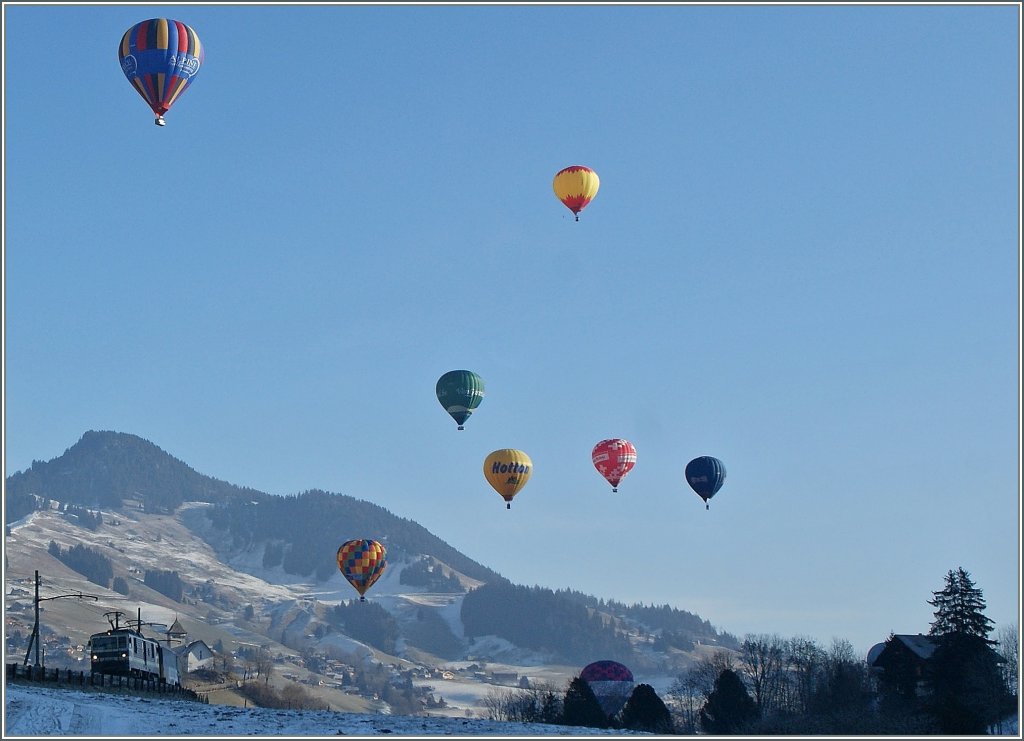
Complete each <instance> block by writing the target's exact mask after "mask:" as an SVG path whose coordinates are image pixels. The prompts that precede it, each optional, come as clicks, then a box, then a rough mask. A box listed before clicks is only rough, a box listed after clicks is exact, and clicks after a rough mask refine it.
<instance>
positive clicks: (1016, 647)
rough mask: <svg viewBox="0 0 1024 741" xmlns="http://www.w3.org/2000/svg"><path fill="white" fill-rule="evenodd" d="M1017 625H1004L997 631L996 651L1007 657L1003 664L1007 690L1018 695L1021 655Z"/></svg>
mask: <svg viewBox="0 0 1024 741" xmlns="http://www.w3.org/2000/svg"><path fill="white" fill-rule="evenodd" d="M1017 630H1018V629H1017V625H1016V624H1010V625H1004V626H1003V627H1001V628H1000V629H999V630H998V631H996V651H998V652H999V655H1000V656H1002V657H1003V659H1005V663H1004V664H1003V665H1002V671H1003V681H1004V682H1005V683H1006V691H1007V692H1009V693H1010V694H1011V695H1016V694H1017V691H1018V686H1017V669H1018V667H1019V664H1018V656H1019V655H1020V653H1019V652H1020V640H1019V635H1018V632H1017Z"/></svg>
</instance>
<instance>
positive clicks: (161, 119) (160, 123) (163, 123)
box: [153, 116, 167, 126]
mask: <svg viewBox="0 0 1024 741" xmlns="http://www.w3.org/2000/svg"><path fill="white" fill-rule="evenodd" d="M153 123H155V124H156V125H157V126H166V125H167V122H166V121H164V117H163V116H157V117H156V121H154V122H153Z"/></svg>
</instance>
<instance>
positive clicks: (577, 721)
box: [562, 677, 608, 728]
mask: <svg viewBox="0 0 1024 741" xmlns="http://www.w3.org/2000/svg"><path fill="white" fill-rule="evenodd" d="M562 724H563V725H567V726H585V727H587V728H607V727H608V716H606V715H605V714H604V711H603V710H602V709H601V703H599V702H598V701H597V697H596V696H595V695H594V691H593V690H592V689H590V685H589V684H587V682H586V680H583V679H581V678H580V677H575V678H573V680H572V681H571V682H570V683H569V688H568V689H567V690H566V691H565V700H563V701H562Z"/></svg>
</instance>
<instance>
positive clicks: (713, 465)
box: [686, 455, 725, 509]
mask: <svg viewBox="0 0 1024 741" xmlns="http://www.w3.org/2000/svg"><path fill="white" fill-rule="evenodd" d="M686 483H688V484H689V485H690V488H691V489H693V490H694V491H695V492H697V496H699V497H700V498H701V499H703V500H704V509H711V506H710V505H709V504H708V500H709V499H711V497H713V496H715V494H717V493H718V490H719V489H721V488H722V484H724V483H725V464H724V463H722V461H720V460H718V459H717V458H712V457H711V456H710V455H702V456H701V457H699V458H694V459H693V460H692V461H690V462H689V463H687V464H686Z"/></svg>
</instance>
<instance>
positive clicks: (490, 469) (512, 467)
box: [484, 448, 533, 509]
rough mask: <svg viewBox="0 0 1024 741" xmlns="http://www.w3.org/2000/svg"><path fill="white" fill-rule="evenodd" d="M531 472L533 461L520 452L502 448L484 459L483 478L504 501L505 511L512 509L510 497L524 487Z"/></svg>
mask: <svg viewBox="0 0 1024 741" xmlns="http://www.w3.org/2000/svg"><path fill="white" fill-rule="evenodd" d="M532 472H533V461H531V460H530V456H528V455H527V454H526V453H524V452H523V451H521V450H513V449H512V448H502V449H501V450H495V451H494V452H493V453H491V454H490V455H489V456H487V458H485V459H484V477H485V478H486V479H487V482H488V483H489V484H490V485H491V486H492V487H494V490H495V491H496V492H498V493H499V494H500V495H501V498H502V499H504V500H505V509H512V497H514V496H515V495H516V494H518V493H519V490H520V489H522V488H523V487H524V486H526V482H527V481H529V479H530V474H531V473H532Z"/></svg>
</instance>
